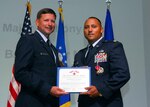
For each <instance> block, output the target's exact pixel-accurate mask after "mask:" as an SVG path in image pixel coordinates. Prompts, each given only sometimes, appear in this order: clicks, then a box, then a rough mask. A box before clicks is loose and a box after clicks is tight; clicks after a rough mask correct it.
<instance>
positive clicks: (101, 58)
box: [95, 50, 107, 63]
mask: <svg viewBox="0 0 150 107" xmlns="http://www.w3.org/2000/svg"><path fill="white" fill-rule="evenodd" d="M96 62H107V53H105V52H104V50H100V51H99V52H98V53H97V54H96V55H95V63H96Z"/></svg>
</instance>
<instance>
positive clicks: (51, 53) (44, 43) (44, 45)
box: [35, 31, 56, 61]
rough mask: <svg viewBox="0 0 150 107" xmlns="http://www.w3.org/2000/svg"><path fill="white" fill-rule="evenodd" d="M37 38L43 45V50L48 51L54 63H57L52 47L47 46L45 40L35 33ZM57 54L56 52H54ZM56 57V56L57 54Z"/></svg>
mask: <svg viewBox="0 0 150 107" xmlns="http://www.w3.org/2000/svg"><path fill="white" fill-rule="evenodd" d="M35 36H36V37H37V39H38V41H39V42H40V43H41V45H42V46H43V48H44V49H45V50H46V51H47V53H48V54H49V55H50V56H51V59H52V60H53V61H55V58H54V55H53V51H52V49H51V48H50V47H48V45H47V44H46V42H45V41H44V40H43V38H42V37H41V36H40V34H39V33H38V32H37V31H35ZM54 53H56V52H54ZM55 55H56V54H55Z"/></svg>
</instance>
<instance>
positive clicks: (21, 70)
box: [14, 36, 51, 97]
mask: <svg viewBox="0 0 150 107" xmlns="http://www.w3.org/2000/svg"><path fill="white" fill-rule="evenodd" d="M33 54H34V49H33V43H32V41H31V39H29V37H25V36H24V37H21V38H20V40H19V41H18V44H17V47H16V52H15V65H14V66H15V73H14V76H15V79H16V80H17V81H18V82H19V83H21V86H22V87H24V88H26V90H28V91H29V92H31V93H33V92H34V93H37V94H39V95H41V96H43V97H46V96H47V95H48V93H49V90H50V88H51V86H50V85H49V84H48V83H46V82H44V81H43V80H42V79H41V77H40V76H39V75H37V74H36V73H35V72H33V71H32V69H30V68H31V67H32V64H33V58H34V56H33Z"/></svg>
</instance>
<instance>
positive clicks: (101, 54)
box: [94, 50, 107, 74]
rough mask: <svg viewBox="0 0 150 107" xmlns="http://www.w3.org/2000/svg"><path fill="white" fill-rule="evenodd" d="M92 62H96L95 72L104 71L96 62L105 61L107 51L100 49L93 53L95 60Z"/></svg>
mask: <svg viewBox="0 0 150 107" xmlns="http://www.w3.org/2000/svg"><path fill="white" fill-rule="evenodd" d="M94 62H95V63H96V66H95V69H96V74H101V73H103V72H104V68H103V67H101V66H100V65H99V64H98V63H99V62H107V53H105V52H104V50H100V51H99V52H98V53H97V54H96V55H95V60H94Z"/></svg>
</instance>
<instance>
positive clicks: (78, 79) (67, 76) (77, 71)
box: [57, 67, 91, 92]
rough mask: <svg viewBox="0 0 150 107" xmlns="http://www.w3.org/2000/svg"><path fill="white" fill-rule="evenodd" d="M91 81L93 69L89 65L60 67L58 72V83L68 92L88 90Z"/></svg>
mask: <svg viewBox="0 0 150 107" xmlns="http://www.w3.org/2000/svg"><path fill="white" fill-rule="evenodd" d="M90 82H91V69H90V68H89V67H70V68H68V67H59V68H58V72H57V85H58V87H59V88H61V89H64V90H65V91H66V92H86V91H87V90H85V87H89V86H90Z"/></svg>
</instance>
